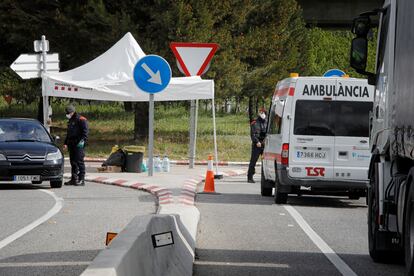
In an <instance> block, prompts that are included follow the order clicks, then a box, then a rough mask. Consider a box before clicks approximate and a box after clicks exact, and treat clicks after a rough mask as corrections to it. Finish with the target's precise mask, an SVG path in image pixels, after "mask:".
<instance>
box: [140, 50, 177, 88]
mask: <svg viewBox="0 0 414 276" xmlns="http://www.w3.org/2000/svg"><path fill="white" fill-rule="evenodd" d="M133 74H134V81H135V84H136V85H137V86H138V88H139V89H141V90H142V91H144V92H146V93H150V94H154V93H158V92H161V91H163V90H164V89H165V88H166V87H167V86H168V84H169V83H170V80H171V67H170V65H169V64H168V62H167V61H166V60H165V59H164V58H162V57H160V56H157V55H147V56H145V57H143V58H141V59H140V60H138V62H137V64H136V65H135V67H134V72H133Z"/></svg>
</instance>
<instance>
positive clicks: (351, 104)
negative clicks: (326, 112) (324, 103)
mask: <svg viewBox="0 0 414 276" xmlns="http://www.w3.org/2000/svg"><path fill="white" fill-rule="evenodd" d="M334 109H335V111H336V112H335V120H336V123H335V126H336V128H335V133H336V136H335V152H334V180H339V181H340V180H357V181H363V180H368V166H369V162H370V158H371V153H370V150H369V138H368V136H369V112H370V111H371V110H372V102H366V101H352V100H340V101H335V102H334Z"/></svg>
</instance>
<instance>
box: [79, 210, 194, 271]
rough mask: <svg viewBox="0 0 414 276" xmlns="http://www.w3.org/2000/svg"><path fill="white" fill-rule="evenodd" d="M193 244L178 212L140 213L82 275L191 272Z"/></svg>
mask: <svg viewBox="0 0 414 276" xmlns="http://www.w3.org/2000/svg"><path fill="white" fill-rule="evenodd" d="M194 247H195V241H194V239H193V238H192V237H191V235H190V234H189V233H188V231H187V230H186V228H185V227H184V225H183V224H182V223H181V221H180V218H179V216H178V215H145V216H137V217H135V218H134V219H133V220H132V221H131V222H130V223H129V224H128V225H127V227H125V228H124V230H122V232H120V233H119V234H118V235H117V236H116V238H114V239H113V240H112V241H111V243H110V244H109V246H108V247H107V248H106V249H104V250H102V251H101V252H100V253H99V254H98V256H97V257H96V258H95V259H94V260H93V262H92V263H91V264H90V265H89V266H88V268H87V269H86V270H85V271H84V272H83V273H82V274H81V276H97V275H99V276H127V275H128V276H129V275H160V276H161V275H162V276H164V275H167V276H168V275H171V276H175V275H177V276H178V275H180V276H181V275H183V276H185V275H192V267H193V261H194Z"/></svg>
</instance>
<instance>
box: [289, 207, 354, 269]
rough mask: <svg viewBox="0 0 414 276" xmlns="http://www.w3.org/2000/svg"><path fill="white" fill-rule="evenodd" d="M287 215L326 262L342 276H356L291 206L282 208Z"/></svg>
mask: <svg viewBox="0 0 414 276" xmlns="http://www.w3.org/2000/svg"><path fill="white" fill-rule="evenodd" d="M283 207H285V209H286V210H287V211H288V212H289V214H290V215H291V216H292V217H293V218H294V219H295V221H296V222H297V224H299V226H300V227H301V228H302V230H303V231H304V232H305V233H306V235H308V237H309V238H310V239H311V240H312V241H313V243H314V244H315V245H316V246H317V247H318V248H319V250H321V252H322V253H323V254H324V255H325V256H326V257H327V258H328V260H329V261H330V262H331V263H332V264H333V265H334V266H335V267H336V268H337V269H338V270H339V272H340V273H341V274H342V275H344V276H357V274H356V273H355V272H354V271H353V270H352V269H351V268H350V267H349V266H348V265H347V264H346V263H345V262H344V261H343V260H342V259H341V258H340V257H339V256H338V255H336V253H335V251H333V250H332V248H330V247H329V245H328V244H327V243H326V242H325V241H324V240H323V239H322V238H321V237H320V236H319V235H318V234H317V233H316V232H315V231H314V230H313V229H312V227H310V226H309V224H308V223H307V222H306V221H305V219H304V218H303V217H302V215H301V214H300V213H299V212H298V211H297V210H296V209H295V208H293V207H292V206H289V205H287V206H283Z"/></svg>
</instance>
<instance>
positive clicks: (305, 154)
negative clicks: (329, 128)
mask: <svg viewBox="0 0 414 276" xmlns="http://www.w3.org/2000/svg"><path fill="white" fill-rule="evenodd" d="M296 157H297V158H308V159H325V158H326V152H324V151H298V152H296Z"/></svg>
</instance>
